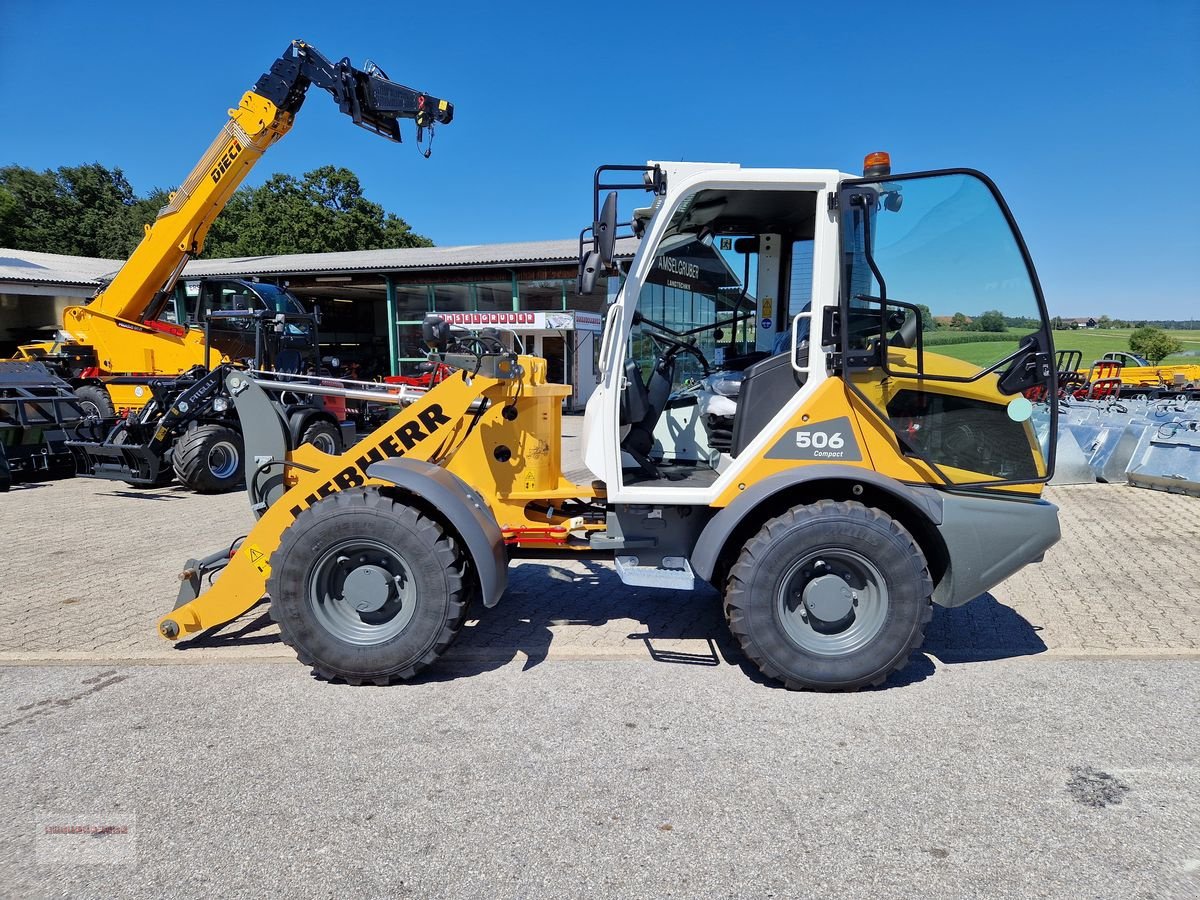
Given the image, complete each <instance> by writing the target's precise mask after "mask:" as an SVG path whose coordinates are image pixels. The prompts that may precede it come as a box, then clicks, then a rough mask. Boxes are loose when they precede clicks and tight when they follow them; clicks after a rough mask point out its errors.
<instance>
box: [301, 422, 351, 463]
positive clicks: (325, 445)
mask: <svg viewBox="0 0 1200 900" xmlns="http://www.w3.org/2000/svg"><path fill="white" fill-rule="evenodd" d="M300 443H301V444H312V445H313V446H314V447H316V448H317V449H318V450H320V451H321V452H322V453H328V454H329V455H330V456H337V455H338V453H339V452H340V451H341V447H342V436H341V434H340V433H339V432H338V429H337V427H336V426H335V425H333V423H331V422H326V421H324V420H322V419H318V420H317V421H316V422H313V423H311V424H310V425H309V426H308V427H307V428H305V429H304V433H303V434H302V435H300Z"/></svg>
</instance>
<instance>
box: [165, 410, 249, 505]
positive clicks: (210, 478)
mask: <svg viewBox="0 0 1200 900" xmlns="http://www.w3.org/2000/svg"><path fill="white" fill-rule="evenodd" d="M171 466H172V468H173V469H174V471H175V477H176V478H177V479H178V480H179V483H180V484H182V485H184V486H185V487H187V488H190V489H191V490H193V491H195V492H196V493H198V494H220V493H223V492H225V491H230V490H233V489H234V488H236V487H237V486H238V485H239V484H240V483H241V481H242V436H241V435H240V434H238V433H237V432H236V431H234V430H233V429H232V428H227V427H226V426H224V425H216V424H211V425H197V426H196V427H195V428H189V429H188V430H187V431H185V432H184V433H183V434H182V435H180V436H179V438H178V439H177V440H176V441H175V447H174V449H173V450H172V452H171Z"/></svg>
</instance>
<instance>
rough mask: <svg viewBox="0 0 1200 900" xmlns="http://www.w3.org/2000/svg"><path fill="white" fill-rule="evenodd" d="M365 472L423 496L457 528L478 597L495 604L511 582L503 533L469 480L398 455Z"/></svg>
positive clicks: (437, 514)
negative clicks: (471, 568) (468, 558)
mask: <svg viewBox="0 0 1200 900" xmlns="http://www.w3.org/2000/svg"><path fill="white" fill-rule="evenodd" d="M367 475H368V477H370V478H373V479H375V480H377V481H383V482H386V483H387V484H390V485H393V486H394V487H396V488H398V489H400V490H401V491H404V492H405V493H408V494H413V495H415V496H416V497H419V498H420V499H421V500H422V501H423V502H424V504H425V505H426V506H428V507H429V508H430V509H431V510H432V511H434V513H435V515H436V516H437V517H438V518H439V519H440V520H441V521H442V524H443V525H444V526H446V527H448V528H449V529H450V530H451V531H453V532H454V533H455V536H456V537H457V538H458V540H459V543H460V544H461V545H462V547H463V550H464V551H465V552H466V553H467V555H468V556H469V557H470V558H471V563H472V567H473V568H474V570H475V572H476V573H477V574H478V576H479V591H480V597H481V599H482V600H483V605H484V606H486V607H492V606H495V605H496V603H498V602H499V600H500V597H501V595H502V594H503V593H504V590H505V588H506V587H507V586H508V553H507V552H506V551H505V549H504V536H503V535H502V534H501V533H500V526H499V525H498V524H497V523H496V519H495V517H494V516H493V515H492V513H491V511H490V510H489V509H488V506H487V504H486V503H484V501H483V497H481V496H480V495H479V494H478V493H477V492H476V491H475V490H474V489H473V488H471V487H470V485H468V484H467V483H466V482H465V481H463V480H462V479H461V478H459V477H458V476H457V475H454V474H452V473H450V472H447V471H446V470H445V469H443V468H442V467H441V466H435V465H434V464H433V463H428V462H423V461H422V460H416V459H405V458H404V457H398V458H395V459H387V460H384V461H382V462H377V463H374V464H373V465H371V466H370V467H369V468H368V469H367Z"/></svg>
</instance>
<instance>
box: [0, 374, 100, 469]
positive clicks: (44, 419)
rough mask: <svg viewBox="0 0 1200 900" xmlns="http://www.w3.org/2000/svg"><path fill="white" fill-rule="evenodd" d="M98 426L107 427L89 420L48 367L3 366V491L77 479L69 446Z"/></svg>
mask: <svg viewBox="0 0 1200 900" xmlns="http://www.w3.org/2000/svg"><path fill="white" fill-rule="evenodd" d="M109 424H111V423H109ZM92 426H95V427H102V421H101V420H97V419H88V418H87V417H86V416H85V415H84V412H83V409H82V408H81V407H80V405H79V398H78V397H76V396H75V393H74V392H73V391H72V390H71V386H70V385H69V384H68V383H67V382H65V381H63V380H62V379H61V378H58V377H57V376H55V375H54V374H52V373H51V372H50V370H49V369H47V368H46V367H45V366H44V365H43V364H42V363H40V362H0V491H7V490H8V489H9V488H10V487H11V486H12V485H13V484H20V483H22V482H26V481H42V480H45V479H48V478H62V477H69V476H72V475H74V474H75V458H74V456H73V455H72V453H71V449H70V448H69V447H68V446H67V440H68V439H71V438H74V437H75V436H76V434H77V432H78V431H80V429H86V428H87V427H92Z"/></svg>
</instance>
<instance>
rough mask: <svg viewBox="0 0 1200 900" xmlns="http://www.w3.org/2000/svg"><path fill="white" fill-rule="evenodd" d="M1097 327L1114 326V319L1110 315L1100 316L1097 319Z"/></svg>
mask: <svg viewBox="0 0 1200 900" xmlns="http://www.w3.org/2000/svg"><path fill="white" fill-rule="evenodd" d="M1096 327H1097V328H1112V327H1113V321H1112V319H1110V318H1109V317H1108V316H1101V317H1100V318H1098V319H1097V320H1096Z"/></svg>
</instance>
